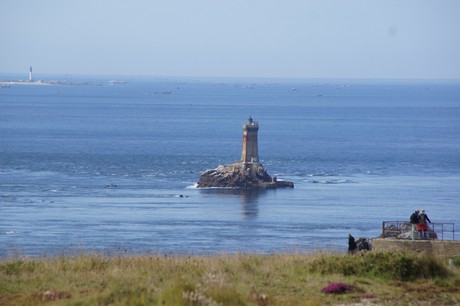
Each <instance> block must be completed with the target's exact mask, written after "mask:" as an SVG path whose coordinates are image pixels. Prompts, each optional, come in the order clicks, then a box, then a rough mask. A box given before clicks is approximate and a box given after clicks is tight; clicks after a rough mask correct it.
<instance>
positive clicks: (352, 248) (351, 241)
mask: <svg viewBox="0 0 460 306" xmlns="http://www.w3.org/2000/svg"><path fill="white" fill-rule="evenodd" d="M357 247H358V246H357V245H356V241H355V237H353V236H352V235H351V234H349V235H348V254H354V253H355V251H356V249H357Z"/></svg>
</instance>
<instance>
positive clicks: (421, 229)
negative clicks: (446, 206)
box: [417, 209, 431, 239]
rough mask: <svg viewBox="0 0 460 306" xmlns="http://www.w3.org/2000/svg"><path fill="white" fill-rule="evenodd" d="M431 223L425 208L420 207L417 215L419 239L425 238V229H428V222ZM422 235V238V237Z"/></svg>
mask: <svg viewBox="0 0 460 306" xmlns="http://www.w3.org/2000/svg"><path fill="white" fill-rule="evenodd" d="M427 222H430V223H431V220H430V218H428V215H427V214H426V213H425V210H424V209H422V211H421V212H420V214H419V215H418V226H417V227H418V234H419V236H420V239H426V238H427V237H426V231H427V230H428V223H427ZM422 235H423V238H422Z"/></svg>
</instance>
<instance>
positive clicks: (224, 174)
mask: <svg viewBox="0 0 460 306" xmlns="http://www.w3.org/2000/svg"><path fill="white" fill-rule="evenodd" d="M206 187H208V188H209V187H219V188H293V187H294V183H292V182H288V181H278V180H277V179H276V177H274V178H272V177H271V176H270V175H269V174H268V173H267V170H265V168H264V167H263V166H262V165H261V164H259V163H244V162H237V163H234V164H230V165H225V166H219V167H217V168H216V169H212V170H207V171H205V172H204V173H203V174H202V175H201V177H200V180H199V181H198V188H206Z"/></svg>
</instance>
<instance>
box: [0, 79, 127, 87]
mask: <svg viewBox="0 0 460 306" xmlns="http://www.w3.org/2000/svg"><path fill="white" fill-rule="evenodd" d="M125 83H126V81H116V80H112V81H108V85H120V84H125ZM11 85H21V86H23V85H33V86H48V85H67V86H72V85H74V86H81V85H88V86H101V85H104V84H102V83H93V82H71V81H54V80H53V81H43V80H38V81H0V87H10V86H11Z"/></svg>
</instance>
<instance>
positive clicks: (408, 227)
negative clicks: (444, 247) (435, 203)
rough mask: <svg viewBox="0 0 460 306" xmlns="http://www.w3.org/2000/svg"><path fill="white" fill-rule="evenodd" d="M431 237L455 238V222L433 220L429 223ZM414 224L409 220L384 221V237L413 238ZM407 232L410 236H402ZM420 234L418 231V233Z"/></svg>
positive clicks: (441, 238)
mask: <svg viewBox="0 0 460 306" xmlns="http://www.w3.org/2000/svg"><path fill="white" fill-rule="evenodd" d="M427 232H428V234H429V235H430V236H429V237H430V239H440V240H455V223H446V222H432V223H428V231H427ZM411 233H412V224H411V223H410V222H407V221H383V222H382V238H390V237H395V238H401V239H405V238H406V239H407V238H409V239H410V238H411V236H410V234H411ZM403 234H405V235H406V236H408V237H402V236H403ZM416 236H418V233H417V234H416Z"/></svg>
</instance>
